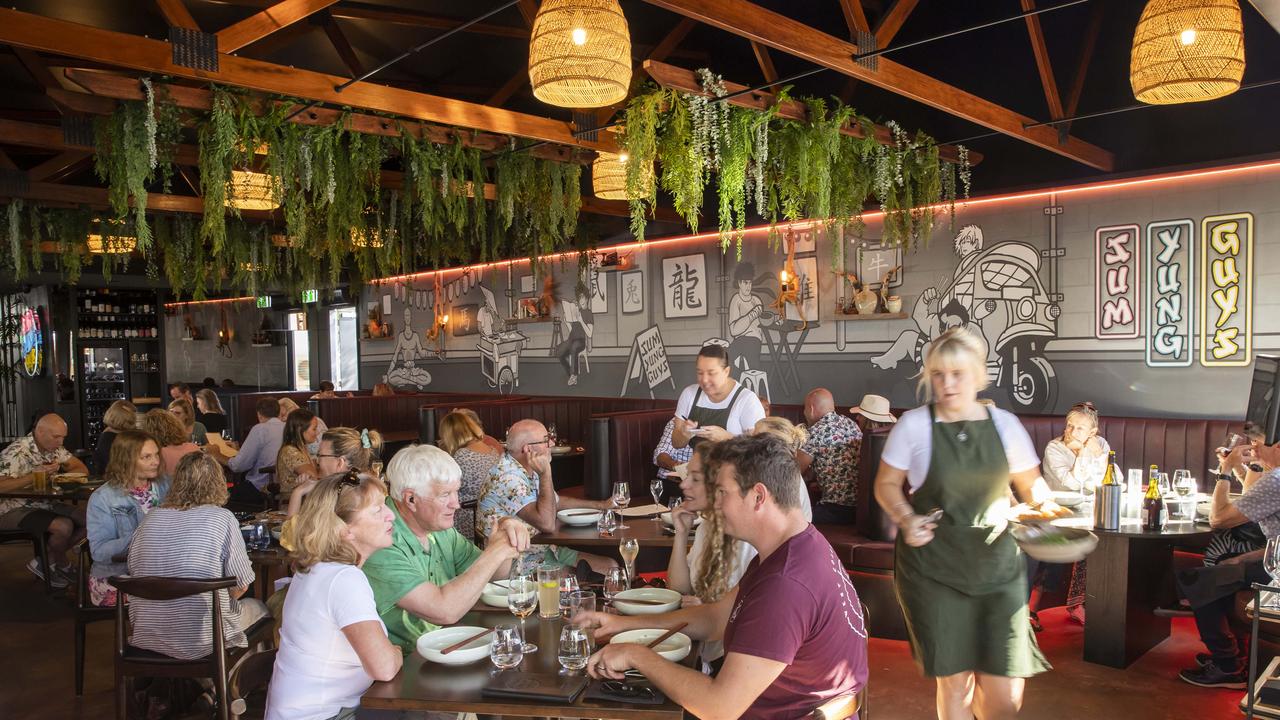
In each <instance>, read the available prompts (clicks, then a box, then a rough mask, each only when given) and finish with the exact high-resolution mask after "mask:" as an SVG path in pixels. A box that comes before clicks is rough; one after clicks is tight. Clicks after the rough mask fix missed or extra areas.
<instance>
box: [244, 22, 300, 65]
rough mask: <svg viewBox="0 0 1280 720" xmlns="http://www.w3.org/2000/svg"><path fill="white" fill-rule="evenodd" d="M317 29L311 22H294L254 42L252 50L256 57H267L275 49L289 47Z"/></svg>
mask: <svg viewBox="0 0 1280 720" xmlns="http://www.w3.org/2000/svg"><path fill="white" fill-rule="evenodd" d="M315 29H316V26H315V25H313V24H312V23H309V22H300V23H294V24H292V25H290V26H289V27H287V28H284V29H283V30H279V31H277V32H273V33H271V34H270V35H268V36H266V37H265V38H263V39H261V40H259V41H258V42H256V43H254V44H253V47H252V48H251V49H250V51H251V52H252V53H253V55H254V57H258V58H266V57H268V56H270V55H271V54H272V53H274V52H275V51H277V50H279V49H281V48H284V47H288V46H289V45H291V44H293V43H294V42H296V41H297V40H298V39H299V38H302V37H304V36H306V35H308V34H310V33H311V32H312V31H313V30H315Z"/></svg>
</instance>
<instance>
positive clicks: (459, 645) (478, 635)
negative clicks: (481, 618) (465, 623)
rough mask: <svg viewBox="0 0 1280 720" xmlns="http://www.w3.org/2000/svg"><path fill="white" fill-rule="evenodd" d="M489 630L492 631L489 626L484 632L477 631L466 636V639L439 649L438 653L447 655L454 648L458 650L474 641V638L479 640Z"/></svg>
mask: <svg viewBox="0 0 1280 720" xmlns="http://www.w3.org/2000/svg"><path fill="white" fill-rule="evenodd" d="M491 632H493V628H489V629H488V630H485V631H484V632H478V633H476V634H475V635H472V636H471V637H469V638H467V639H466V640H462V641H460V642H456V643H454V644H452V645H450V646H449V647H447V648H445V649H443V650H441V651H440V654H441V655H448V654H449V653H451V652H453V651H454V650H460V649H462V648H464V647H466V646H467V645H470V644H471V643H473V642H475V641H476V640H479V639H480V638H482V637H484V636H485V635H488V634H489V633H491Z"/></svg>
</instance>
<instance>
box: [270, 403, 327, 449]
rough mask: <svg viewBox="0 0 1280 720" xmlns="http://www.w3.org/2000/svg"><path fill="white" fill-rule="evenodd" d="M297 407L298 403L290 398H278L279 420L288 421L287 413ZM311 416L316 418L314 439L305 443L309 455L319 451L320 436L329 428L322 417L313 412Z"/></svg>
mask: <svg viewBox="0 0 1280 720" xmlns="http://www.w3.org/2000/svg"><path fill="white" fill-rule="evenodd" d="M297 409H299V405H298V403H296V402H294V401H293V400H292V399H291V398H280V422H288V421H289V414H290V413H292V412H293V411H294V410H297ZM313 417H315V419H316V434H315V439H314V440H312V441H311V442H309V443H307V452H308V453H310V454H311V455H315V454H316V453H318V452H320V437H321V436H322V435H324V431H325V430H328V429H329V426H328V425H325V424H324V418H322V417H320V416H319V415H314V414H313Z"/></svg>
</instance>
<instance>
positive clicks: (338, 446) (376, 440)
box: [280, 427, 382, 550]
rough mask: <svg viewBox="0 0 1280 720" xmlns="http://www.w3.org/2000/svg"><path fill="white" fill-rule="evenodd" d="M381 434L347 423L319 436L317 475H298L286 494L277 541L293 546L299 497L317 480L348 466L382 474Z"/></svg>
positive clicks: (361, 470) (339, 471) (309, 489)
mask: <svg viewBox="0 0 1280 720" xmlns="http://www.w3.org/2000/svg"><path fill="white" fill-rule="evenodd" d="M381 458H382V435H381V434H380V433H379V432H378V431H377V430H367V429H366V430H359V431H357V430H356V429H354V428H349V427H334V428H329V429H328V430H326V431H325V432H324V435H322V436H321V437H320V452H318V453H316V460H315V464H316V472H317V475H303V476H299V478H298V481H299V482H298V484H297V485H296V486H295V487H294V489H293V493H292V494H291V495H289V506H288V508H287V509H286V516H287V517H286V519H285V521H284V525H283V526H282V527H281V528H280V545H281V546H282V547H283V548H284V549H286V550H291V549H293V546H292V538H293V525H294V523H295V522H296V520H297V517H296V516H297V515H298V511H299V510H300V509H301V508H302V500H303V498H305V497H306V496H307V493H309V492H311V491H312V490H313V489H314V488H315V486H316V481H317V480H318V479H319V478H322V477H329V476H330V475H336V474H339V473H345V472H347V471H349V470H357V471H359V472H361V473H366V474H371V475H374V476H376V477H382V459H381Z"/></svg>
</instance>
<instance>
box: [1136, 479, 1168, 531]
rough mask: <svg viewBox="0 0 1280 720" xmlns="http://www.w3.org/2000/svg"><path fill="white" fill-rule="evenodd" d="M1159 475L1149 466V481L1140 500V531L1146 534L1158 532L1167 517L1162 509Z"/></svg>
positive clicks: (1162, 500)
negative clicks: (1145, 493) (1144, 494)
mask: <svg viewBox="0 0 1280 720" xmlns="http://www.w3.org/2000/svg"><path fill="white" fill-rule="evenodd" d="M1159 476H1160V473H1159V470H1158V469H1157V468H1156V466H1155V465H1152V466H1151V481H1150V482H1148V483H1147V495H1146V497H1145V498H1143V500H1142V529H1143V530H1144V531H1146V532H1160V531H1162V530H1164V525H1165V522H1166V519H1167V517H1168V515H1167V514H1166V510H1165V507H1164V498H1163V497H1162V496H1161V495H1160V479H1159Z"/></svg>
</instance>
